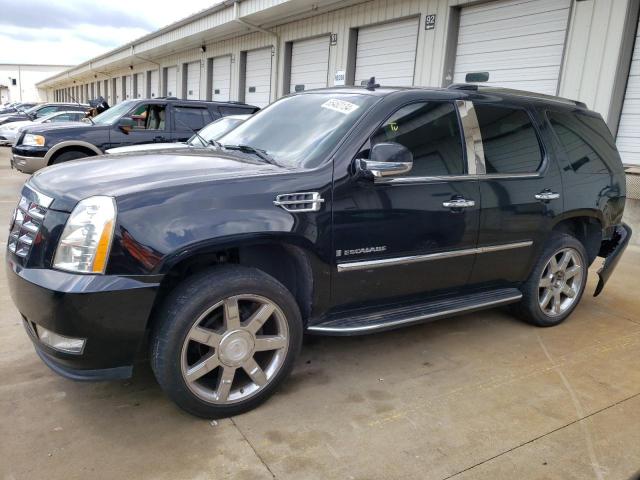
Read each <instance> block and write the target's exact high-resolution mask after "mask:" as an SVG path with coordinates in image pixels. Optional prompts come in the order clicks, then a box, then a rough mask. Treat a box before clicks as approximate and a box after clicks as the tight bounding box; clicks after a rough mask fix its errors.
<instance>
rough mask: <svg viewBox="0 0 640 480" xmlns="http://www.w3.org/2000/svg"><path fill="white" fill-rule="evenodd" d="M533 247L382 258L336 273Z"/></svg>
mask: <svg viewBox="0 0 640 480" xmlns="http://www.w3.org/2000/svg"><path fill="white" fill-rule="evenodd" d="M531 245H533V241H531V240H527V241H524V242H515V243H505V244H502V245H489V246H485V247H478V248H465V249H462V250H450V251H448V252H438V253H429V254H426V255H411V256H406V257H394V258H382V259H379V260H361V261H358V262H345V263H339V264H338V273H342V272H354V271H358V270H371V269H373V268H379V267H389V266H396V265H410V264H412V263H420V262H430V261H433V260H443V259H445V258H454V257H462V256H465V255H475V254H479V253H492V252H499V251H501V250H511V249H514V248H525V247H530V246H531Z"/></svg>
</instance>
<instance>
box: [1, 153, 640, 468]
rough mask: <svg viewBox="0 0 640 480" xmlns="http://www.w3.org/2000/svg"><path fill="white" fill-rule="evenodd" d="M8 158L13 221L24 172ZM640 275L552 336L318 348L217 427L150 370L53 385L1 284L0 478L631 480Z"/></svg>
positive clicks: (476, 330)
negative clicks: (268, 393)
mask: <svg viewBox="0 0 640 480" xmlns="http://www.w3.org/2000/svg"><path fill="white" fill-rule="evenodd" d="M0 150H2V152H0V225H2V224H3V223H4V224H5V225H6V223H5V222H7V221H8V219H9V214H10V212H11V210H12V209H13V207H14V204H15V201H16V197H17V194H18V191H19V188H20V185H21V183H22V182H23V181H24V180H25V179H26V176H24V175H21V174H19V173H17V172H15V171H11V170H9V169H8V167H7V165H8V161H7V152H6V149H5V148H2V149H0ZM5 234H6V230H5V232H4V233H2V237H1V238H0V251H2V253H1V254H0V255H1V256H2V257H4V251H5V248H6V238H5ZM1 260H2V263H4V258H2V259H1ZM595 277H596V275H595V269H592V273H591V275H590V281H589V285H588V291H589V292H592V291H593V288H594V287H595V282H594V280H595ZM639 278H640V249H638V248H637V247H632V248H630V249H629V250H628V251H627V253H626V254H625V257H624V258H623V259H622V261H621V262H620V266H619V268H618V271H617V272H616V273H615V275H614V276H613V278H612V279H611V281H610V283H609V285H608V286H607V288H606V289H605V291H604V293H603V295H602V296H601V297H600V298H598V299H594V298H593V297H591V296H590V295H589V296H585V297H584V299H583V301H582V304H581V305H580V306H579V308H578V309H577V311H576V312H575V313H574V315H573V316H572V317H571V318H570V319H569V320H568V321H567V322H566V323H564V324H563V325H561V326H559V327H556V328H551V329H538V328H534V327H531V326H528V325H525V324H522V323H520V322H519V321H517V320H516V319H514V318H512V317H511V316H510V315H509V314H508V313H507V312H506V311H503V310H491V311H486V312H482V313H475V314H471V315H465V316H461V317H457V318H453V319H449V320H442V321H439V322H434V323H431V324H425V325H421V326H416V327H412V328H407V329H404V330H398V331H395V332H390V333H385V334H379V335H372V336H368V337H358V338H318V339H315V340H314V341H312V342H311V343H310V344H308V345H306V346H305V348H304V349H303V353H302V355H301V358H300V359H299V361H298V363H297V367H296V369H295V371H294V374H293V375H292V377H291V378H290V379H289V380H288V381H287V382H286V384H285V385H284V388H282V389H281V390H280V392H278V393H277V394H276V395H275V396H274V397H273V398H272V399H271V400H270V401H268V402H267V403H266V404H265V405H263V406H262V407H260V408H259V409H257V410H255V411H253V412H250V413H248V414H245V415H242V416H239V417H235V418H232V419H226V420H221V421H218V422H217V423H213V424H212V423H210V422H208V421H204V420H200V419H196V418H194V417H191V416H189V415H187V414H185V413H182V412H181V411H180V410H178V409H177V408H176V407H174V406H173V405H172V404H171V403H170V402H169V401H168V400H167V399H166V398H165V397H164V396H163V395H162V392H161V391H160V389H159V387H158V386H157V384H156V383H155V381H154V378H153V375H152V374H151V371H150V369H149V368H148V367H147V366H146V365H141V366H140V367H139V368H138V369H137V370H136V374H135V377H134V378H133V379H132V380H131V381H121V382H113V383H93V384H87V383H74V382H71V381H68V380H65V379H63V378H60V377H58V376H57V375H55V374H54V373H52V372H51V371H50V370H49V369H48V368H47V367H46V366H45V365H44V364H42V362H41V361H40V360H39V359H38V357H37V356H36V354H35V353H34V351H33V348H32V347H31V344H30V342H29V340H28V338H27V335H26V334H25V333H24V331H23V328H22V325H21V322H20V317H19V315H18V312H17V311H16V310H15V308H14V307H13V304H12V303H11V300H10V298H9V295H8V293H7V289H6V280H5V277H4V275H0V379H1V381H0V412H1V414H2V417H1V420H0V478H2V479H7V480H8V479H23V478H24V479H35V478H47V479H65V480H71V479H76V478H83V479H84V478H92V479H99V478H109V479H113V478H135V479H139V478H153V479H171V480H175V479H202V480H204V479H216V480H219V479H227V478H229V479H252V480H253V479H262V478H266V479H269V478H278V479H295V480H300V479H322V480H326V479H340V480H344V479H394V478H402V479H448V478H452V477H453V478H456V479H472V478H473V479H478V478H480V479H485V478H486V479H496V478H505V479H524V478H562V479H571V478H576V479H578V478H579V479H583V478H606V479H622V478H629V477H630V476H631V475H633V474H634V472H636V471H638V470H640V429H639V428H638V425H640V368H638V358H640V295H638V293H637V291H636V287H637V286H638V279H639Z"/></svg>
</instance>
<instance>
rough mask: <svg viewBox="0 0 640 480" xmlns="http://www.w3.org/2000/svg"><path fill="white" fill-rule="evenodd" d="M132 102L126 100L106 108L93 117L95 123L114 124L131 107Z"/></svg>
mask: <svg viewBox="0 0 640 480" xmlns="http://www.w3.org/2000/svg"><path fill="white" fill-rule="evenodd" d="M132 103H133V102H131V101H124V102H122V103H119V104H118V105H116V106H115V107H111V108H110V109H109V110H105V111H104V112H102V113H101V114H100V115H96V116H95V117H94V118H93V123H95V124H96V125H112V124H113V123H115V122H116V121H117V120H119V119H120V117H121V116H122V115H124V114H125V113H127V112H128V111H129V110H130V109H131V105H132Z"/></svg>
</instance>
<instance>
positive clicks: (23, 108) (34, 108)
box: [18, 105, 41, 113]
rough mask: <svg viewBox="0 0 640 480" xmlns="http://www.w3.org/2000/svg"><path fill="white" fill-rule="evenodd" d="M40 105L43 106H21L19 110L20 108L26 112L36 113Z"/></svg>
mask: <svg viewBox="0 0 640 480" xmlns="http://www.w3.org/2000/svg"><path fill="white" fill-rule="evenodd" d="M40 107H41V105H35V106H33V107H30V108H26V107H19V108H18V110H20V111H21V112H24V113H36V112H37V111H38V110H39V109H40Z"/></svg>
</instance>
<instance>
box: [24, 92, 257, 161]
mask: <svg viewBox="0 0 640 480" xmlns="http://www.w3.org/2000/svg"><path fill="white" fill-rule="evenodd" d="M258 110H259V108H258V107H254V106H253V105H247V104H244V103H239V102H203V101H197V100H178V99H177V98H173V97H169V98H157V99H152V100H126V101H124V102H122V103H119V104H118V105H116V106H114V107H112V108H110V109H108V110H106V111H104V112H102V113H101V114H100V115H98V116H96V117H95V118H94V119H93V120H89V119H87V120H86V121H87V124H86V125H59V124H48V125H43V124H40V125H38V126H33V127H29V128H28V129H26V130H25V132H24V133H23V134H22V135H21V136H20V137H18V138H17V140H16V143H15V145H14V146H13V148H12V149H11V151H12V157H11V164H12V166H14V167H15V168H17V169H18V170H20V171H21V172H24V173H33V172H35V171H36V170H39V169H40V168H44V167H46V166H47V165H55V164H59V163H64V162H68V161H69V160H75V159H78V158H83V157H91V156H95V155H101V154H102V153H104V152H105V150H107V149H109V148H116V147H124V146H128V145H139V144H143V143H156V142H161V143H167V142H184V141H186V140H187V139H189V137H191V136H192V135H193V133H194V131H198V130H200V129H201V128H202V127H203V126H205V125H206V124H208V123H210V122H212V121H213V120H217V119H218V118H220V117H224V116H227V115H234V114H251V113H254V112H256V111H258Z"/></svg>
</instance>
